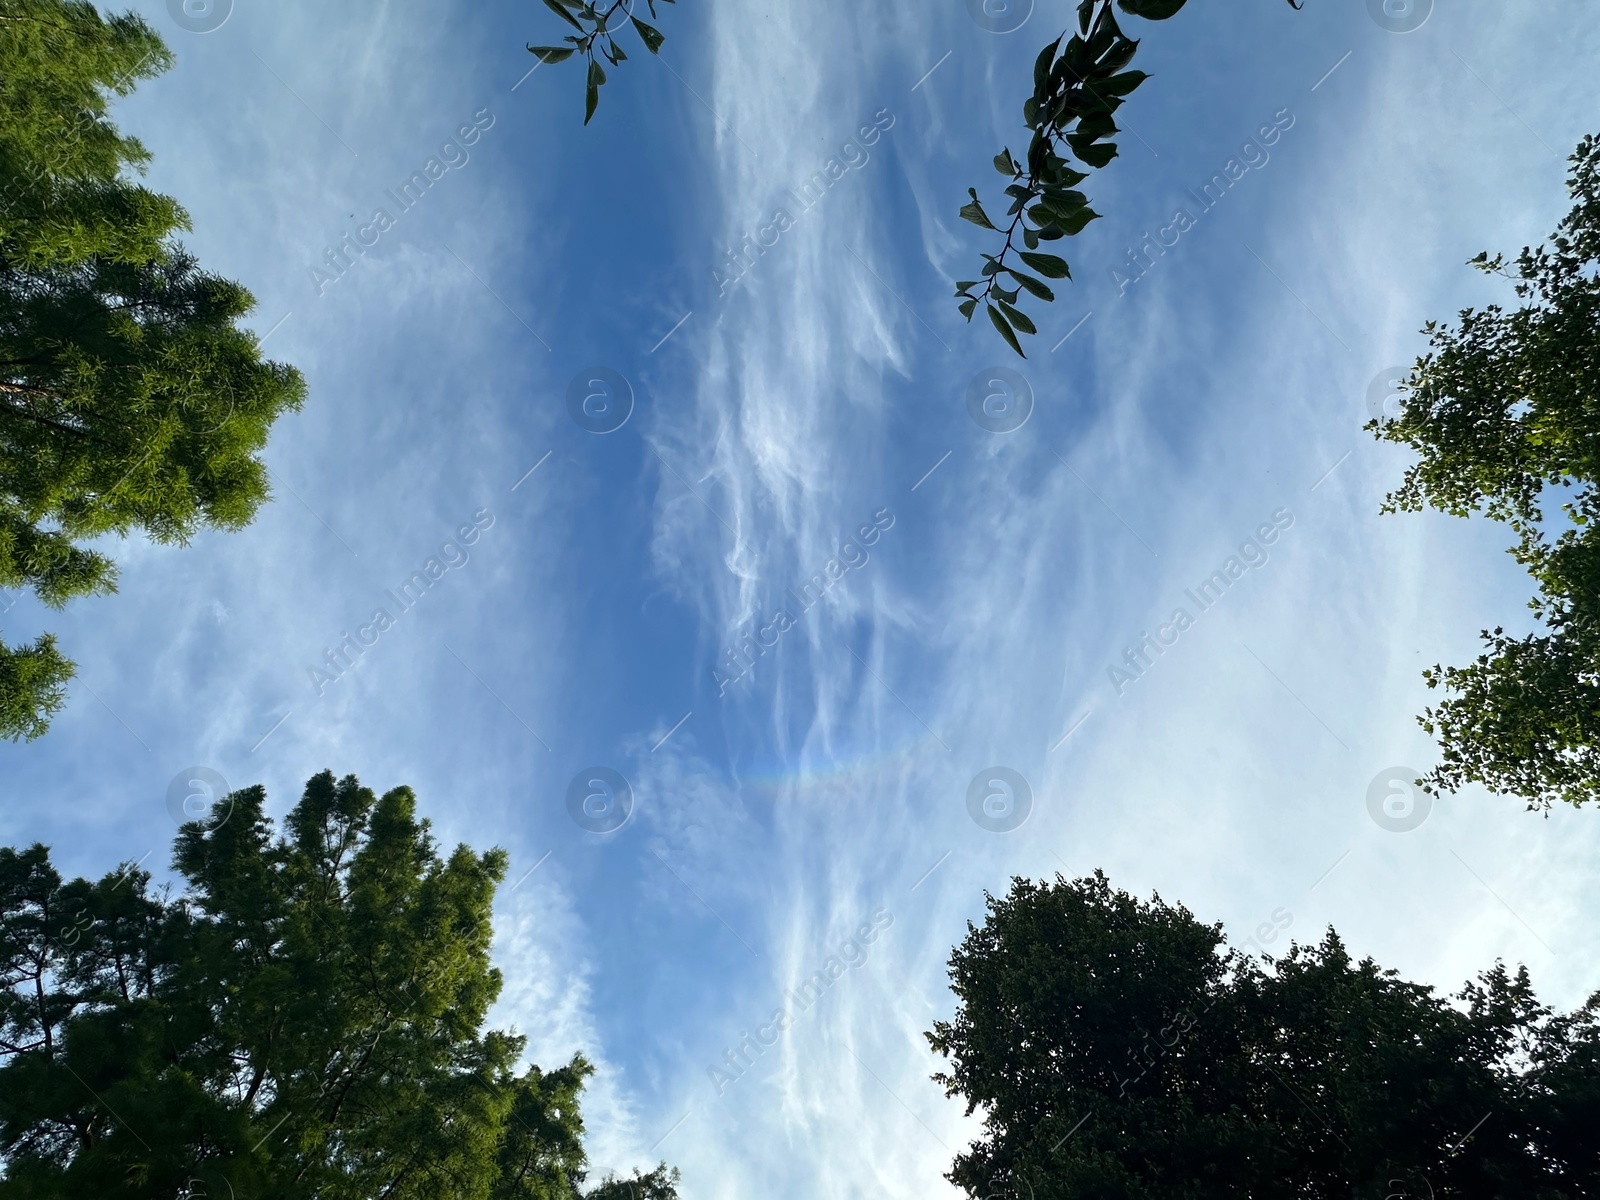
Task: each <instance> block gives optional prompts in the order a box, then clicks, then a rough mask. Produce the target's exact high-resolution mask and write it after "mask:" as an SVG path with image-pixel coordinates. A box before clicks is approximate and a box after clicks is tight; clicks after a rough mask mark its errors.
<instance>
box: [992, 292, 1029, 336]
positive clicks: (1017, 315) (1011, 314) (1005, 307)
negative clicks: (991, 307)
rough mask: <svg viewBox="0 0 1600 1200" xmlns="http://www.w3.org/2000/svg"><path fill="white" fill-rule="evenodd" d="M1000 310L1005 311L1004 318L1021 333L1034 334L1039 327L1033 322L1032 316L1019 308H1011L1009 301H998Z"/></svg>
mask: <svg viewBox="0 0 1600 1200" xmlns="http://www.w3.org/2000/svg"><path fill="white" fill-rule="evenodd" d="M1000 311H1001V312H1003V313H1005V315H1006V319H1007V320H1009V321H1010V322H1011V323H1012V324H1013V325H1015V326H1016V327H1017V328H1018V329H1020V330H1021V331H1022V332H1023V333H1028V334H1034V333H1038V332H1039V327H1038V326H1037V325H1035V324H1034V323H1033V320H1032V318H1030V317H1029V316H1028V314H1027V313H1025V312H1022V311H1021V310H1020V309H1017V308H1013V307H1012V306H1011V303H1010V302H1009V301H1006V300H1002V301H1000Z"/></svg>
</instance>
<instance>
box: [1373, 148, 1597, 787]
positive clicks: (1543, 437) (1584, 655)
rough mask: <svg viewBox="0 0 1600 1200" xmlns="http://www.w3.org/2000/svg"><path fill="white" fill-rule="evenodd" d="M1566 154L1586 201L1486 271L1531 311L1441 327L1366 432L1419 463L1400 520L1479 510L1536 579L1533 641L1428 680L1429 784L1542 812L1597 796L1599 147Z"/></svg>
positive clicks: (1497, 635)
mask: <svg viewBox="0 0 1600 1200" xmlns="http://www.w3.org/2000/svg"><path fill="white" fill-rule="evenodd" d="M1570 161H1571V164H1572V170H1571V175H1570V179H1569V183H1568V188H1569V191H1570V192H1571V195H1572V199H1573V201H1574V206H1573V208H1572V210H1571V212H1570V213H1568V215H1567V217H1566V219H1565V220H1563V221H1562V222H1561V225H1560V227H1559V228H1558V229H1557V230H1556V232H1555V234H1554V235H1553V236H1552V238H1551V241H1550V244H1549V245H1548V246H1540V247H1539V248H1538V249H1529V248H1524V249H1523V251H1522V253H1521V254H1519V255H1518V256H1517V258H1516V259H1515V261H1514V262H1513V263H1512V264H1511V265H1510V266H1509V267H1508V265H1507V260H1506V259H1505V257H1504V256H1503V255H1496V256H1494V257H1493V258H1491V257H1490V256H1489V255H1488V253H1487V252H1485V253H1483V254H1480V255H1479V256H1478V257H1477V258H1476V259H1474V260H1473V265H1475V266H1477V267H1478V268H1479V269H1481V270H1484V271H1489V272H1494V273H1497V274H1500V275H1503V276H1505V277H1506V278H1507V279H1508V280H1510V281H1511V283H1512V287H1513V290H1514V291H1515V293H1516V296H1517V298H1518V300H1520V301H1521V302H1522V303H1521V304H1520V305H1519V306H1518V307H1516V308H1514V309H1512V310H1510V311H1507V310H1505V309H1502V308H1501V307H1500V306H1498V305H1491V306H1490V307H1488V308H1485V309H1483V310H1481V311H1478V310H1474V309H1467V310H1466V311H1464V312H1462V313H1461V314H1460V317H1459V321H1458V322H1457V323H1456V324H1454V325H1440V324H1438V323H1435V322H1429V323H1428V325H1427V326H1426V327H1425V328H1424V330H1423V332H1424V333H1426V334H1427V335H1428V338H1429V343H1430V349H1429V351H1428V353H1427V354H1425V355H1424V356H1423V357H1422V358H1421V359H1419V360H1418V362H1417V364H1416V366H1415V367H1414V368H1413V370H1412V371H1411V373H1410V376H1409V378H1408V380H1407V381H1406V383H1405V386H1404V388H1403V394H1402V399H1401V404H1400V412H1399V415H1398V416H1397V417H1395V418H1394V419H1393V420H1384V419H1381V418H1379V419H1375V420H1374V421H1373V422H1372V423H1370V424H1369V425H1368V428H1369V429H1371V430H1372V431H1373V433H1374V434H1375V436H1377V437H1378V438H1380V439H1381V440H1384V441H1390V442H1397V443H1399V444H1401V445H1404V446H1409V447H1410V448H1411V449H1413V450H1415V451H1416V452H1417V455H1418V460H1417V461H1416V462H1415V463H1413V464H1412V465H1411V466H1410V467H1409V468H1408V469H1407V471H1406V474H1405V478H1404V480H1403V482H1402V483H1401V485H1400V487H1399V488H1398V489H1397V490H1396V491H1395V492H1394V493H1393V494H1392V495H1391V496H1390V497H1389V499H1388V502H1387V504H1386V505H1385V509H1386V510H1387V511H1390V512H1394V511H1407V512H1415V511H1418V510H1420V509H1421V508H1423V507H1424V506H1427V507H1430V508H1434V509H1438V510H1439V511H1441V512H1446V513H1450V514H1453V515H1455V516H1467V515H1469V514H1471V513H1476V512H1484V513H1486V514H1487V515H1488V516H1490V517H1491V518H1493V519H1494V520H1497V521H1501V522H1504V523H1505V524H1506V525H1508V526H1509V527H1510V529H1511V531H1512V533H1513V534H1514V535H1515V537H1516V545H1515V546H1514V547H1512V550H1511V553H1512V554H1513V555H1514V556H1515V558H1516V560H1517V561H1518V562H1520V563H1522V564H1524V565H1525V566H1526V567H1527V569H1528V571H1529V573H1530V574H1531V575H1532V576H1533V579H1534V582H1535V584H1536V586H1537V590H1536V592H1535V595H1534V597H1533V599H1532V600H1531V601H1530V602H1529V605H1528V607H1529V608H1530V609H1532V611H1533V613H1534V616H1535V618H1536V619H1537V621H1538V624H1539V628H1538V629H1536V631H1535V632H1532V633H1528V634H1526V635H1523V636H1521V637H1518V636H1516V635H1514V634H1508V633H1507V632H1506V631H1505V629H1504V627H1503V626H1502V627H1498V628H1496V629H1494V630H1493V631H1492V632H1490V631H1487V630H1486V631H1484V632H1483V634H1482V638H1483V642H1484V653H1482V654H1481V655H1479V656H1478V658H1477V660H1476V661H1474V662H1472V663H1470V664H1468V665H1467V666H1464V667H1439V666H1435V667H1434V668H1433V669H1432V670H1430V671H1428V672H1427V673H1426V675H1425V678H1426V679H1427V682H1428V686H1429V687H1432V688H1440V689H1442V690H1443V691H1444V692H1445V699H1444V700H1443V701H1442V702H1441V703H1440V704H1438V705H1437V706H1435V707H1433V708H1430V709H1429V710H1428V711H1427V712H1426V713H1425V714H1424V715H1423V716H1422V717H1421V718H1420V721H1421V724H1422V726H1423V728H1425V729H1426V730H1427V731H1428V732H1429V733H1431V734H1434V735H1435V736H1436V737H1437V738H1438V741H1439V747H1440V751H1441V754H1442V758H1443V761H1442V762H1441V763H1440V764H1439V765H1438V766H1437V767H1435V768H1434V769H1433V771H1432V772H1430V773H1429V774H1428V775H1427V776H1426V778H1425V780H1424V782H1425V784H1426V785H1427V786H1428V787H1429V789H1430V790H1435V791H1454V790H1456V789H1459V788H1460V787H1461V786H1463V785H1464V784H1467V783H1481V784H1483V785H1485V786H1486V787H1488V788H1490V789H1491V790H1493V791H1497V792H1501V793H1504V794H1508V795H1513V796H1519V797H1521V798H1523V799H1524V800H1526V801H1527V803H1528V805H1529V807H1530V808H1545V809H1548V808H1549V807H1550V805H1551V804H1552V803H1554V802H1558V801H1565V802H1568V803H1571V804H1575V805H1582V804H1585V803H1588V802H1589V801H1591V800H1594V799H1596V798H1597V797H1600V532H1597V527H1596V524H1595V518H1596V516H1600V490H1597V484H1600V140H1597V139H1596V138H1595V137H1593V136H1590V137H1587V138H1585V139H1584V140H1583V141H1582V142H1581V143H1580V144H1579V146H1578V148H1577V150H1576V152H1575V153H1574V154H1573V155H1572V157H1571V160H1570ZM1552 509H1554V510H1555V511H1552Z"/></svg>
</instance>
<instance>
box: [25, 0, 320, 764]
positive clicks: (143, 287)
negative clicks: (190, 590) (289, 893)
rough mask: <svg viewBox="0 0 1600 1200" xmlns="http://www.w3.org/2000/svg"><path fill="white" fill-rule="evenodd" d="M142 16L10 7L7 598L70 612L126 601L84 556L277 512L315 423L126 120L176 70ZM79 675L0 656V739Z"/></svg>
mask: <svg viewBox="0 0 1600 1200" xmlns="http://www.w3.org/2000/svg"><path fill="white" fill-rule="evenodd" d="M171 61H172V59H171V55H170V54H169V53H168V51H167V48H166V47H165V45H163V44H162V41H161V39H160V38H159V37H158V36H157V35H156V34H155V32H154V31H152V30H151V29H150V28H149V26H147V25H146V24H145V23H144V22H143V20H141V19H140V18H138V17H136V16H119V17H112V18H109V19H106V18H102V17H101V16H100V15H99V13H98V12H96V10H95V8H94V6H93V5H91V4H88V3H84V2H82V0H0V587H4V588H12V589H31V590H32V591H33V592H34V593H35V594H36V595H37V596H38V598H39V599H40V600H42V601H44V602H45V603H46V604H48V605H51V606H60V605H62V604H64V603H66V602H67V601H68V600H69V599H71V598H73V597H75V596H83V595H90V594H94V593H104V592H108V591H112V590H114V588H115V585H116V570H115V567H114V565H113V564H112V562H111V560H110V559H109V558H107V557H106V556H105V555H104V554H103V553H102V552H100V551H98V550H91V549H88V548H86V547H85V546H84V545H83V543H84V542H86V541H87V540H89V539H92V538H96V537H99V536H101V535H104V534H121V535H126V534H130V533H143V534H145V535H146V536H148V537H150V538H152V539H154V540H156V541H158V542H170V543H183V542H185V541H187V540H188V539H189V538H190V537H191V536H192V535H193V534H195V533H196V532H197V531H198V530H199V529H200V528H202V527H206V526H209V527H213V528H221V529H238V528H240V527H242V526H244V525H246V524H248V523H249V522H250V520H251V518H252V517H253V516H254V514H255V512H256V510H257V508H258V507H259V506H260V505H261V503H262V502H263V501H264V500H265V499H266V498H267V493H268V489H267V473H266V467H265V466H264V464H263V463H262V462H261V461H260V459H259V458H258V457H257V455H258V452H259V451H260V450H261V449H262V448H263V447H264V446H265V445H266V441H267V436H268V433H269V431H270V429H271V427H272V424H273V422H274V421H275V420H276V419H277V418H278V417H279V416H281V415H282V414H283V413H284V412H285V411H287V410H290V409H295V408H298V407H299V406H300V404H301V402H302V400H303V398H304V393H305V386H304V382H303V381H302V379H301V377H300V375H299V373H298V372H297V371H295V370H294V368H292V367H289V366H285V365H283V364H281V363H275V362H270V361H267V360H264V359H263V358H262V356H261V352H260V347H259V345H258V343H257V339H256V337H255V335H254V334H252V333H251V332H249V331H248V330H246V329H243V328H241V327H240V326H239V324H238V322H239V321H240V320H241V319H242V318H244V317H245V316H247V315H248V314H249V313H250V311H251V310H252V309H253V308H254V305H255V302H254V300H253V299H252V298H251V296H250V293H249V292H247V291H246V290H245V289H244V288H243V287H241V286H240V285H239V284H237V283H233V282H231V281H229V280H226V279H222V278H219V277H217V276H215V275H211V274H208V273H206V272H205V271H203V270H201V269H200V268H199V266H198V265H197V264H196V263H195V261H194V259H193V258H192V257H191V256H190V255H188V254H187V253H185V252H184V250H183V249H182V247H181V245H180V244H179V242H178V241H177V236H176V235H177V234H178V233H179V232H180V231H182V230H184V229H186V228H187V227H188V218H187V216H186V215H185V214H184V211H183V209H182V208H180V207H179V206H178V204H177V202H176V201H174V200H173V199H171V198H170V197H167V196H162V195H159V194H157V193H154V192H151V191H149V190H148V189H146V188H144V187H142V186H140V185H139V184H138V183H137V182H136V178H137V175H138V173H139V172H140V171H141V170H142V168H143V167H144V166H145V164H146V162H147V161H148V158H149V155H148V153H147V152H146V151H145V149H144V147H143V146H141V145H140V144H139V143H138V141H136V140H135V139H133V138H130V137H127V136H124V135H123V134H121V133H119V132H118V131H117V129H116V127H115V126H114V125H113V124H112V123H111V120H110V117H109V105H110V103H111V101H112V100H113V99H114V98H115V97H117V96H120V95H126V94H127V93H128V92H130V91H131V90H132V89H133V87H134V85H135V84H136V83H137V82H138V81H139V80H141V79H149V78H152V77H153V76H155V75H158V74H160V73H161V72H162V71H164V70H166V69H167V68H168V67H169V66H170V65H171ZM72 671H73V665H72V663H71V662H69V661H68V660H67V659H66V658H65V657H63V656H62V654H61V653H60V652H59V651H58V650H57V648H56V644H55V640H54V638H52V637H51V636H49V635H48V634H47V635H44V636H41V637H39V638H38V639H37V640H36V641H34V642H32V643H30V644H24V645H19V646H7V645H5V644H4V643H3V642H0V737H9V738H31V737H37V736H38V735H39V734H41V733H43V732H44V730H45V729H46V728H47V726H48V725H49V721H50V717H51V716H52V715H53V714H54V713H55V712H56V711H58V709H59V708H60V706H61V703H62V700H63V696H64V689H65V684H66V681H67V680H68V679H69V678H70V677H71V675H72Z"/></svg>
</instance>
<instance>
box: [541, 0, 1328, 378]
mask: <svg viewBox="0 0 1600 1200" xmlns="http://www.w3.org/2000/svg"><path fill="white" fill-rule="evenodd" d="M546 2H547V3H549V2H550V0H546ZM1288 2H1289V6H1290V7H1291V8H1299V7H1300V5H1301V0H1288ZM1185 3H1186V0H1115V7H1116V8H1120V9H1122V11H1123V12H1125V13H1130V14H1132V15H1134V16H1137V17H1144V18H1146V19H1147V20H1151V21H1164V20H1166V19H1167V18H1168V17H1171V16H1173V15H1174V14H1176V13H1177V12H1178V11H1179V10H1180V9H1182V8H1183V6H1184V4H1185ZM1063 42H1065V45H1063ZM1138 48H1139V43H1138V42H1137V41H1136V40H1134V39H1133V38H1130V37H1128V36H1127V35H1126V34H1125V33H1123V32H1122V30H1121V28H1120V27H1119V26H1118V25H1117V20H1116V16H1115V15H1114V13H1113V0H1082V3H1080V4H1079V5H1078V32H1077V33H1075V34H1073V35H1072V37H1071V38H1070V39H1068V38H1067V36H1066V34H1064V33H1063V34H1062V35H1061V37H1059V38H1057V39H1056V40H1055V41H1054V42H1052V43H1050V45H1048V46H1046V47H1045V48H1044V49H1043V50H1042V51H1041V52H1040V54H1039V57H1038V59H1037V61H1035V63H1034V64H1033V95H1032V96H1030V97H1029V98H1028V100H1027V101H1026V102H1025V103H1024V104H1023V106H1022V117H1023V121H1024V122H1025V123H1026V124H1027V127H1028V128H1029V129H1031V130H1032V131H1033V139H1032V141H1031V142H1030V143H1029V145H1028V154H1027V158H1026V159H1025V160H1024V162H1022V163H1018V162H1017V161H1016V159H1014V158H1013V157H1012V155H1011V150H1010V147H1007V148H1006V149H1004V150H1002V151H1001V152H1000V153H999V154H997V155H995V158H994V165H995V170H997V171H999V172H1000V174H1002V175H1004V176H1005V177H1006V178H1007V179H1009V180H1010V183H1009V184H1007V185H1006V190H1005V194H1006V195H1007V196H1009V197H1010V198H1011V204H1010V206H1009V208H1008V209H1007V210H1006V213H1007V215H1008V216H1009V217H1010V218H1011V223H1010V224H1009V225H1007V226H1006V228H1005V229H1004V231H1003V232H1004V233H1005V235H1006V240H1005V245H1004V246H1002V247H1001V249H1000V253H999V254H985V255H984V256H983V272H982V278H981V279H975V280H964V281H961V282H958V283H957V284H956V297H957V299H958V301H959V305H958V307H959V308H960V309H961V315H962V316H964V317H966V318H967V320H968V321H971V320H972V316H973V313H975V312H976V311H977V308H978V305H979V304H982V305H984V307H985V308H986V309H987V311H988V314H989V320H990V321H991V322H993V324H994V327H995V328H996V329H997V330H999V332H1000V336H1001V337H1003V338H1004V339H1005V340H1006V344H1007V345H1009V346H1010V347H1011V348H1012V349H1013V350H1015V351H1016V352H1017V353H1018V354H1019V355H1022V357H1023V358H1026V357H1027V355H1026V354H1023V353H1022V344H1021V342H1020V341H1019V340H1018V339H1017V335H1018V334H1019V333H1024V334H1034V333H1037V332H1038V328H1037V327H1036V326H1035V325H1034V323H1033V320H1032V319H1031V318H1030V317H1029V316H1028V315H1027V314H1026V313H1024V312H1023V311H1022V310H1021V308H1019V307H1018V305H1019V303H1020V301H1021V298H1022V293H1023V292H1024V291H1026V292H1029V293H1031V294H1032V295H1033V296H1035V297H1036V298H1038V299H1040V300H1044V301H1047V302H1048V301H1051V300H1054V299H1055V293H1054V292H1053V291H1051V289H1050V286H1049V285H1048V284H1047V283H1045V282H1044V280H1043V279H1039V278H1037V276H1039V275H1042V276H1044V277H1045V279H1071V278H1072V270H1071V268H1070V267H1069V266H1068V265H1067V262H1066V260H1065V259H1063V258H1061V257H1060V256H1058V255H1055V254H1046V253H1041V252H1040V250H1039V247H1040V244H1041V243H1043V242H1054V241H1059V240H1060V239H1062V238H1067V237H1074V236H1076V235H1077V234H1079V233H1081V232H1083V230H1084V228H1085V227H1086V226H1087V225H1088V224H1089V222H1090V221H1093V220H1095V219H1096V218H1097V217H1099V215H1100V214H1099V213H1097V212H1095V211H1094V209H1092V208H1090V207H1089V199H1088V197H1087V196H1085V195H1084V194H1083V193H1082V192H1081V191H1078V190H1077V187H1078V184H1080V183H1082V182H1083V181H1084V180H1085V179H1087V178H1088V177H1089V170H1094V169H1096V168H1099V167H1104V166H1106V165H1107V164H1108V163H1110V162H1111V160H1112V159H1114V158H1116V156H1117V145H1116V143H1115V142H1113V141H1109V140H1107V139H1109V138H1111V137H1112V136H1113V135H1115V134H1116V133H1117V132H1118V129H1117V123H1116V121H1115V119H1114V116H1113V114H1115V113H1116V111H1117V109H1118V108H1120V107H1121V106H1122V103H1123V101H1124V100H1126V99H1127V98H1128V96H1129V95H1130V94H1131V93H1132V92H1133V90H1134V89H1135V88H1137V87H1138V86H1139V85H1140V84H1141V83H1143V82H1144V81H1145V80H1146V79H1147V78H1148V76H1147V75H1146V74H1145V73H1144V72H1143V71H1130V70H1128V69H1127V67H1128V64H1129V63H1130V62H1132V61H1133V56H1134V52H1135V51H1136V50H1138ZM1068 155H1070V156H1071V157H1070V158H1069V157H1068ZM1073 160H1076V163H1077V164H1081V165H1082V166H1083V167H1086V168H1088V169H1089V170H1080V169H1078V166H1077V165H1074V161H1073ZM967 194H968V195H970V196H971V197H972V200H971V201H970V202H969V203H967V204H964V205H962V207H961V215H962V216H963V217H965V218H966V219H967V220H969V221H971V222H972V223H973V224H974V225H977V226H979V227H981V228H983V229H988V230H992V231H993V232H995V233H1000V232H1002V230H1001V229H1000V227H999V226H998V225H996V224H995V223H994V222H993V221H992V220H990V218H989V214H988V213H987V212H986V211H984V207H983V202H982V201H981V200H979V198H978V192H977V189H976V188H968V189H967ZM1019 235H1020V239H1021V245H1018V244H1017V239H1018V237H1019ZM1013 254H1015V256H1016V257H1015V258H1014V259H1012V258H1011V257H1010V256H1011V255H1013ZM1019 263H1020V265H1021V266H1022V267H1026V268H1027V271H1023V270H1019V269H1018V266H1017V264H1019ZM1029 271H1031V272H1033V274H1029V273H1028V272H1029ZM1003 277H1005V278H1004V279H1003ZM1003 282H1009V283H1011V284H1012V286H1011V287H1010V288H1009V289H1008V288H1006V287H1004V286H1002V284H1003ZM975 289H976V290H975Z"/></svg>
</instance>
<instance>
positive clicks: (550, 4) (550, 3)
mask: <svg viewBox="0 0 1600 1200" xmlns="http://www.w3.org/2000/svg"><path fill="white" fill-rule="evenodd" d="M544 6H545V7H546V8H548V9H549V10H550V11H551V12H553V13H555V14H556V16H558V17H560V18H561V19H562V20H563V21H565V22H566V23H567V24H568V25H571V26H572V27H573V28H574V29H576V30H578V31H579V32H580V33H582V32H584V29H583V25H582V24H581V23H580V22H579V20H578V18H577V17H575V16H573V15H572V14H571V13H569V12H568V11H567V10H566V9H565V8H564V7H563V6H561V5H560V4H557V3H556V0H544Z"/></svg>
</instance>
